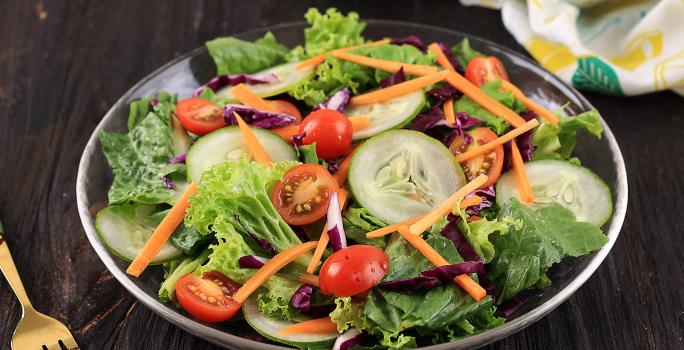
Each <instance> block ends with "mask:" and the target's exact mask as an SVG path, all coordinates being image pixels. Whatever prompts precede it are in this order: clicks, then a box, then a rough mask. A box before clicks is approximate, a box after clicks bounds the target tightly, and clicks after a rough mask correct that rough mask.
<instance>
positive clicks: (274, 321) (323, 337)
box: [242, 296, 339, 349]
mask: <svg viewBox="0 0 684 350" xmlns="http://www.w3.org/2000/svg"><path fill="white" fill-rule="evenodd" d="M242 312H243V313H244V315H245V321H247V323H249V325H250V326H252V328H254V330H255V331H257V332H259V334H261V335H263V336H264V337H266V338H268V339H271V340H273V341H277V342H279V343H283V344H287V345H290V346H295V347H298V348H300V349H328V348H330V347H331V346H332V345H333V343H335V339H336V338H337V336H339V334H338V333H337V332H334V333H323V334H287V335H283V334H278V331H280V330H281V329H283V327H286V326H290V325H293V324H295V323H296V322H293V321H288V320H284V319H281V318H279V317H270V316H266V315H264V314H262V313H261V311H259V308H258V307H257V301H256V298H255V297H253V296H252V297H250V298H249V299H247V300H246V301H245V303H244V304H243V305H242ZM305 320H306V319H297V320H296V321H297V322H301V321H305Z"/></svg>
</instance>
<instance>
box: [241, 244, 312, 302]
mask: <svg viewBox="0 0 684 350" xmlns="http://www.w3.org/2000/svg"><path fill="white" fill-rule="evenodd" d="M317 244H318V241H311V242H306V243H303V244H300V245H298V246H294V247H292V248H289V249H287V250H284V251H282V252H280V253H278V254H277V255H276V256H274V257H273V258H271V260H269V261H268V262H266V264H264V266H262V267H261V268H260V269H259V270H257V272H256V273H254V275H252V277H250V278H249V279H248V280H247V282H245V284H243V285H242V287H240V289H238V291H237V292H236V293H235V295H234V296H233V300H235V301H237V302H238V303H240V304H242V303H244V302H245V300H247V298H249V296H250V295H251V294H252V293H254V291H255V290H257V289H258V288H259V287H261V285H262V284H264V282H266V280H268V278H269V277H271V276H273V274H275V273H276V272H278V271H279V270H280V269H282V268H283V267H285V266H286V265H287V264H289V263H291V262H292V261H294V260H295V259H297V258H298V257H299V256H300V255H302V254H304V253H306V252H308V251H309V250H311V249H314V248H316V245H317Z"/></svg>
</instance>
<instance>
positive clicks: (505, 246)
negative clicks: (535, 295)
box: [488, 198, 608, 301]
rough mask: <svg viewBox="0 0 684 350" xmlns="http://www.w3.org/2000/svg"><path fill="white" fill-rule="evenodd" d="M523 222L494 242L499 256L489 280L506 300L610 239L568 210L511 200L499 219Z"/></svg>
mask: <svg viewBox="0 0 684 350" xmlns="http://www.w3.org/2000/svg"><path fill="white" fill-rule="evenodd" d="M506 217H510V218H512V219H513V220H521V221H522V222H523V223H524V225H522V226H521V227H515V226H510V227H509V232H508V233H507V234H505V235H499V236H497V237H496V238H495V240H494V247H495V249H496V255H495V257H494V259H493V260H492V262H491V264H489V269H488V273H489V277H490V278H491V279H492V280H493V281H494V284H495V285H496V287H497V289H498V290H499V292H500V293H501V297H500V299H499V301H504V300H507V299H510V298H511V297H513V296H515V295H516V294H518V293H519V292H521V291H523V290H525V289H528V288H530V287H533V286H535V285H536V284H538V283H539V282H543V279H544V277H545V274H546V272H547V271H548V269H549V268H550V267H551V266H552V265H553V264H555V263H558V262H560V261H561V260H562V259H563V258H565V257H570V256H573V257H576V256H581V255H584V254H588V253H590V252H592V251H595V250H598V249H601V247H603V245H604V244H606V242H608V237H607V236H606V235H604V234H603V232H601V229H600V228H598V227H597V226H594V225H592V224H589V223H586V222H578V221H577V220H576V219H575V215H574V214H573V213H572V212H571V211H570V210H568V209H566V208H564V207H562V206H560V205H553V206H548V207H544V208H541V209H538V210H536V211H535V210H532V209H530V208H528V207H526V206H525V205H523V204H521V203H520V202H519V201H518V200H517V199H515V198H512V199H511V200H510V201H509V202H508V203H507V204H506V205H504V206H503V208H501V212H500V213H499V218H500V219H503V218H506Z"/></svg>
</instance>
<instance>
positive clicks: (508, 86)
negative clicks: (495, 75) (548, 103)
mask: <svg viewBox="0 0 684 350" xmlns="http://www.w3.org/2000/svg"><path fill="white" fill-rule="evenodd" d="M501 86H502V87H503V88H504V90H508V91H510V92H512V93H513V96H514V97H515V98H517V99H518V100H520V102H522V103H523V104H524V105H525V107H527V108H528V109H529V110H531V111H533V112H535V113H537V114H539V115H540V116H541V117H542V118H544V119H546V121H548V122H549V123H551V124H553V125H556V124H558V123H559V122H560V120H559V119H558V116H556V115H555V114H554V113H553V112H551V111H549V110H548V109H546V108H544V107H542V106H540V105H538V104H537V103H536V102H534V101H532V100H530V99H529V98H528V97H527V96H525V94H524V93H523V92H522V91H520V89H518V87H517V86H515V85H513V84H512V83H511V82H509V81H507V80H501Z"/></svg>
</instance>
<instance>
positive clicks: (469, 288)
mask: <svg viewBox="0 0 684 350" xmlns="http://www.w3.org/2000/svg"><path fill="white" fill-rule="evenodd" d="M398 231H399V234H400V235H401V236H402V237H404V239H405V240H407V241H408V242H409V243H411V245H412V246H413V247H414V248H416V250H418V251H419V252H420V253H421V254H423V256H425V258H427V259H428V260H429V261H430V262H431V263H432V264H434V265H435V266H444V265H449V262H448V261H447V260H446V259H444V258H443V257H442V256H441V255H439V253H438V252H437V251H436V250H434V249H433V248H432V247H431V246H430V245H429V244H428V243H427V242H426V241H425V240H424V239H423V237H421V236H420V235H414V234H412V233H411V231H410V229H409V227H408V226H406V225H403V226H400V227H399V229H398ZM454 282H456V284H458V286H459V287H461V288H463V290H465V291H466V293H468V294H470V296H471V297H473V299H475V300H476V301H480V300H482V299H483V298H484V297H485V296H486V295H487V291H485V290H484V288H482V287H481V286H480V285H479V284H477V282H475V281H473V279H472V278H470V276H468V275H466V274H462V275H458V276H456V277H455V278H454Z"/></svg>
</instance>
